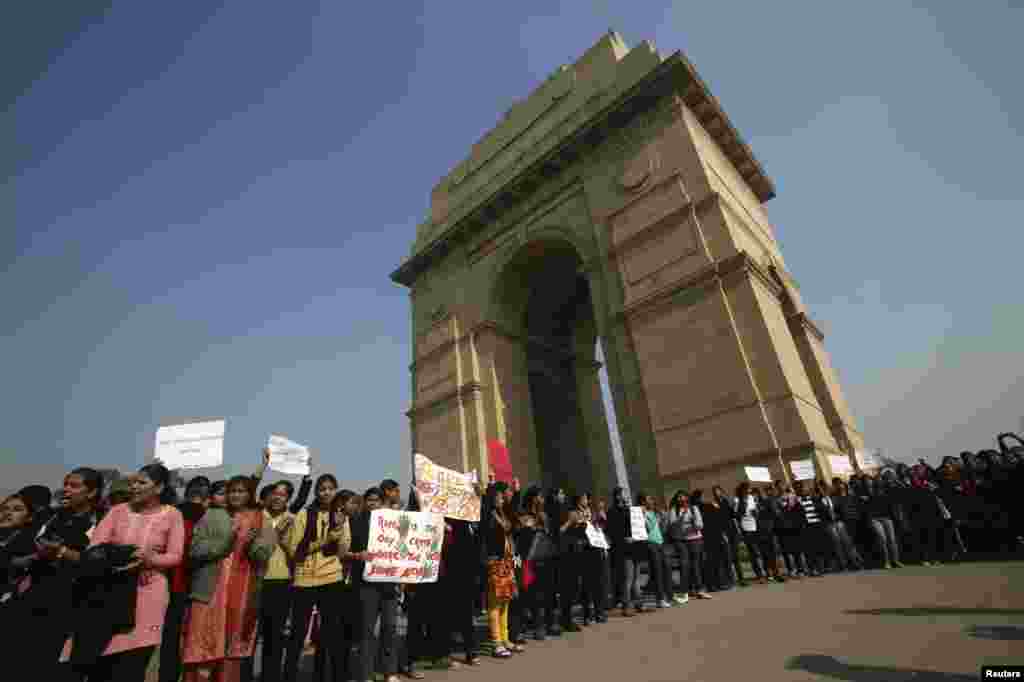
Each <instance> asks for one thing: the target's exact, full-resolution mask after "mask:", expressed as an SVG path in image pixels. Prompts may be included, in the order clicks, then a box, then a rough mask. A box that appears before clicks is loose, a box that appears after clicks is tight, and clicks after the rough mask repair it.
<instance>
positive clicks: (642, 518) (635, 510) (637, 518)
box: [629, 507, 647, 540]
mask: <svg viewBox="0 0 1024 682" xmlns="http://www.w3.org/2000/svg"><path fill="white" fill-rule="evenodd" d="M629 532H630V535H629V536H630V537H631V538H632V539H634V540H646V539H647V516H646V515H645V514H644V508H643V507H630V508H629Z"/></svg>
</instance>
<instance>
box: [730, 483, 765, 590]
mask: <svg viewBox="0 0 1024 682" xmlns="http://www.w3.org/2000/svg"><path fill="white" fill-rule="evenodd" d="M757 517H758V504H757V500H755V499H754V495H753V493H752V492H751V490H750V484H749V483H747V482H746V481H744V482H743V483H740V484H739V486H738V487H737V488H736V516H735V519H736V522H737V523H738V524H739V527H740V534H741V536H742V538H743V544H744V545H745V546H746V548H747V554H748V556H749V557H750V567H751V568H752V569H753V570H754V578H755V580H757V582H759V583H763V582H764V581H765V577H766V575H765V567H764V564H763V560H762V557H761V539H760V533H761V531H760V529H759V528H758V525H757ZM736 572H737V576H738V575H740V568H739V565H738V564H737V569H736Z"/></svg>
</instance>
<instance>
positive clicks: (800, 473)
mask: <svg viewBox="0 0 1024 682" xmlns="http://www.w3.org/2000/svg"><path fill="white" fill-rule="evenodd" d="M789 470H790V471H792V472H793V480H795V481H813V480H814V478H815V473H814V460H813V459H799V460H796V461H795V462H790V463H789Z"/></svg>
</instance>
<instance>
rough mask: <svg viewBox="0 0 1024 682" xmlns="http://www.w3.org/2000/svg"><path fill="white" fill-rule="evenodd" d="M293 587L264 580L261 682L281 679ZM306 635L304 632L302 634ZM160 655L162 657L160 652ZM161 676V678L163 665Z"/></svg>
mask: <svg viewBox="0 0 1024 682" xmlns="http://www.w3.org/2000/svg"><path fill="white" fill-rule="evenodd" d="M292 593H293V589H292V585H291V581H290V580H265V581H263V591H262V593H261V596H260V600H261V601H260V638H261V640H262V642H263V655H262V657H261V659H260V660H261V666H260V670H261V673H260V682H278V680H280V679H281V672H282V666H283V665H284V653H285V649H286V648H287V647H286V642H285V639H284V628H285V625H287V623H288V616H290V615H291V612H292ZM303 635H305V632H303ZM161 653H163V652H162V651H161ZM160 665H161V668H160V671H161V672H160V675H161V678H163V667H162V666H163V661H162V660H161V663H160ZM161 682H177V681H176V679H170V678H167V679H161Z"/></svg>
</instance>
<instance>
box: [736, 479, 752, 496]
mask: <svg viewBox="0 0 1024 682" xmlns="http://www.w3.org/2000/svg"><path fill="white" fill-rule="evenodd" d="M749 494H750V483H748V482H747V481H743V482H742V483H740V484H739V485H738V486H736V497H746V496H747V495H749Z"/></svg>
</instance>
